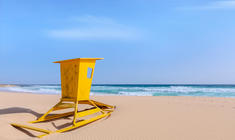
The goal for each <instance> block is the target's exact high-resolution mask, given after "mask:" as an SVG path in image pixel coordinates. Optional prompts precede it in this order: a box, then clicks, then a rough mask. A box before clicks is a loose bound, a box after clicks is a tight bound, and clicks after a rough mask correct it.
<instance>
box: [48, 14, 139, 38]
mask: <svg viewBox="0 0 235 140" xmlns="http://www.w3.org/2000/svg"><path fill="white" fill-rule="evenodd" d="M70 21H72V22H73V23H75V24H77V25H76V27H71V28H69V27H67V28H64V29H53V30H49V31H48V32H47V33H48V36H49V37H52V38H58V39H68V40H94V39H96V40H135V39H137V38H139V37H140V33H139V32H138V31H137V30H136V29H134V28H131V27H128V26H124V25H122V24H119V23H117V22H115V21H114V20H113V19H111V18H107V17H95V16H91V15H86V16H81V17H72V18H70Z"/></svg>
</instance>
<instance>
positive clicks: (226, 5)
mask: <svg viewBox="0 0 235 140" xmlns="http://www.w3.org/2000/svg"><path fill="white" fill-rule="evenodd" d="M179 9H183V10H216V9H235V1H234V0H230V1H214V2H210V3H207V4H205V5H199V6H189V7H180V8H179Z"/></svg>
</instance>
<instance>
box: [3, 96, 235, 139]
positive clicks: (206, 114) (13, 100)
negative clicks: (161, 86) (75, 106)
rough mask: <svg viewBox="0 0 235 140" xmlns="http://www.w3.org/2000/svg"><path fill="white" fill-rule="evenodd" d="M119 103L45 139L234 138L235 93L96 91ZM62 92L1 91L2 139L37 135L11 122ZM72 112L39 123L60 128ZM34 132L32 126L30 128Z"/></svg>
mask: <svg viewBox="0 0 235 140" xmlns="http://www.w3.org/2000/svg"><path fill="white" fill-rule="evenodd" d="M91 98H92V99H95V100H97V101H102V102H104V103H108V104H112V105H116V106H117V108H116V110H115V111H114V112H113V113H112V115H111V116H110V117H109V118H105V119H101V120H98V121H96V122H94V123H91V124H88V125H86V126H84V127H81V128H77V129H74V130H72V131H69V132H65V133H55V134H51V135H49V136H45V137H43V138H42V139H50V140H65V139H71V140H75V139H81V140H112V139H113V140H125V139H128V140H132V139H133V140H134V139H135V140H142V139H143V140H234V139H235V133H234V130H235V121H234V119H235V98H219V97H176V96H175V97H173V96H165V97H164V96H158V97H151V96H92V97H91ZM59 99H60V96H59V95H46V94H45V95H43V94H30V93H13V92H12V93H11V92H0V103H1V104H0V124H1V125H0V139H1V140H4V139H6V140H11V139H12V140H14V139H37V138H36V137H35V135H36V134H35V133H33V132H32V133H29V132H27V131H22V130H18V129H16V128H14V127H12V126H11V125H10V123H11V122H18V123H22V124H25V123H26V122H28V121H31V120H34V119H36V118H37V117H39V116H40V115H41V114H43V113H44V112H45V111H47V110H48V109H49V108H50V107H51V106H53V105H54V104H55V103H56V102H57V101H59ZM68 121H71V119H70V118H66V119H60V120H55V121H52V122H46V123H39V124H37V126H38V127H41V128H44V129H50V130H52V129H53V130H56V129H58V128H61V127H63V126H65V125H64V123H65V124H66V122H68ZM30 132H31V131H30Z"/></svg>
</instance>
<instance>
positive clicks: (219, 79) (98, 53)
mask: <svg viewBox="0 0 235 140" xmlns="http://www.w3.org/2000/svg"><path fill="white" fill-rule="evenodd" d="M234 52H235V1H226V0H225V1H222V0H221V1H220V0H219V1H216V0H174V1H173V0H164V1H163V0H162V1H160V0H155V1H154V0H113V1H112V0H106V1H105V0H86V1H79V0H70V1H67V0H33V1H32V0H0V64H1V67H0V83H8V84H14V83H18V84H19V83H21V84H22V83H24V84H31V83H34V84H39V83H60V77H59V76H60V74H59V65H58V64H53V63H52V62H53V61H57V60H63V59H71V58H78V57H103V58H105V59H104V60H102V61H97V65H96V70H95V74H94V80H93V82H94V83H100V84H101V83H109V84H113V83H145V84H147V83H153V84H167V83H174V84H184V83H185V84H235V53H234Z"/></svg>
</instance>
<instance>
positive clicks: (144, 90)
mask: <svg viewBox="0 0 235 140" xmlns="http://www.w3.org/2000/svg"><path fill="white" fill-rule="evenodd" d="M0 90H1V91H12V92H30V93H37V94H60V92H61V86H60V85H59V84H48V85H46V84H41V85H40V84H39V85H16V86H8V87H0ZM91 94H92V95H121V96H125V95H127V96H208V97H235V85H149V84H148V85H147V84H136V85H134V84H131V85H130V84H120V85H117V84H116V85H92V87H91Z"/></svg>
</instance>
